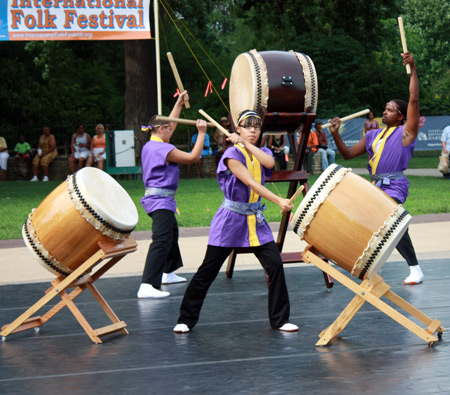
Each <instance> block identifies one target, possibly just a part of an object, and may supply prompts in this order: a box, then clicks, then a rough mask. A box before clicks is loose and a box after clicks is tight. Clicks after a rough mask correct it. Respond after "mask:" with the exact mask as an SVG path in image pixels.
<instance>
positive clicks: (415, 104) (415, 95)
mask: <svg viewBox="0 0 450 395" xmlns="http://www.w3.org/2000/svg"><path fill="white" fill-rule="evenodd" d="M402 58H403V64H404V65H406V64H409V65H410V67H411V76H410V78H409V102H408V117H407V119H406V123H405V127H404V128H403V140H402V143H403V146H404V147H406V146H407V145H409V144H411V143H412V142H413V141H414V140H415V139H416V137H417V134H418V133H419V121H420V106H419V78H418V77H417V69H416V63H415V62H414V57H413V56H412V55H411V53H409V52H406V53H405V54H402Z"/></svg>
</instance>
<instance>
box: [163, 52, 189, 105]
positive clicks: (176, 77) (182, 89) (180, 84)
mask: <svg viewBox="0 0 450 395" xmlns="http://www.w3.org/2000/svg"><path fill="white" fill-rule="evenodd" d="M167 58H168V59H169V63H170V67H172V72H173V75H174V76H175V81H176V82H177V86H178V90H179V91H180V93H182V92H184V87H183V83H182V82H181V78H180V74H178V69H177V65H176V64H175V61H174V60H173V56H172V53H171V52H167ZM184 106H185V107H186V108H191V106H190V104H189V101H188V100H186V101H185V102H184Z"/></svg>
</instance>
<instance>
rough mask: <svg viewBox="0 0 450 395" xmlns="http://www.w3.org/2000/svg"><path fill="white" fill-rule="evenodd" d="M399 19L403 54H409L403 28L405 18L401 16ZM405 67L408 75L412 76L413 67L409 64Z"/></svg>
mask: <svg viewBox="0 0 450 395" xmlns="http://www.w3.org/2000/svg"><path fill="white" fill-rule="evenodd" d="M397 19H398V28H399V30H400V38H401V40H402V48H403V53H406V52H408V48H407V47H406V37H405V28H404V27H403V18H402V17H401V16H399V17H398V18H397ZM405 67H406V73H407V74H411V66H410V65H409V63H406V65H405Z"/></svg>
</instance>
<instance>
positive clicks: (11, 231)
mask: <svg viewBox="0 0 450 395" xmlns="http://www.w3.org/2000/svg"><path fill="white" fill-rule="evenodd" d="M348 162H349V161H347V162H346V166H347V167H348V166H349V165H348ZM352 166H353V167H359V166H355V165H352ZM408 178H409V180H410V194H409V197H408V200H407V201H406V204H405V208H406V209H407V210H408V211H409V212H410V213H411V214H412V215H420V214H437V213H448V212H450V193H449V186H450V185H449V181H448V180H445V179H444V178H434V177H418V176H410V177H408ZM316 179H317V176H311V177H310V185H312V184H313V182H314V181H315V180H316ZM119 182H120V184H121V185H122V186H123V187H124V188H125V189H126V190H127V192H128V193H129V194H130V196H131V198H132V200H133V202H134V203H135V204H136V207H137V209H138V213H139V223H138V225H137V227H136V230H150V229H151V219H150V218H148V216H147V215H146V213H145V212H144V210H143V209H142V207H141V205H140V203H139V200H140V198H141V197H142V195H143V190H144V188H143V185H142V181H135V180H121V181H119ZM59 184H60V182H57V181H50V182H46V183H43V182H37V183H30V182H27V181H17V182H3V183H1V184H0V185H1V187H0V202H1V204H0V218H1V221H0V240H8V239H19V238H21V237H22V235H21V230H22V225H23V223H24V221H25V220H26V218H27V216H28V214H29V213H30V211H31V209H32V208H35V207H37V206H38V205H39V204H40V203H41V201H42V200H43V199H44V198H45V197H46V196H47V195H48V194H49V193H50V192H51V191H52V190H53V189H55V188H56V187H57V186H58V185H59ZM267 186H268V188H269V189H271V190H272V191H273V192H274V193H276V194H278V195H280V196H286V193H287V188H288V184H287V183H276V184H275V183H273V184H268V185H267ZM105 196H106V198H108V191H105ZM109 198H111V199H114V197H113V196H110V197H109ZM222 198H223V194H222V192H221V191H220V189H219V187H218V186H217V181H216V179H214V178H208V179H201V180H199V179H189V180H180V185H179V189H178V193H177V197H176V199H177V203H178V207H179V210H180V215H179V216H178V222H179V225H180V226H181V227H198V226H209V224H210V222H211V219H212V217H213V215H214V214H215V212H216V210H217V208H218V207H219V206H220V204H221V202H222ZM299 202H300V199H298V200H297V201H296V202H295V205H294V210H295V209H296V208H297V206H298V205H299ZM264 215H265V217H266V218H267V220H268V221H269V222H277V221H279V220H280V210H279V208H278V206H276V205H274V204H272V203H270V202H267V210H266V211H265V212H264Z"/></svg>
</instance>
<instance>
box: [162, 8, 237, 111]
mask: <svg viewBox="0 0 450 395" xmlns="http://www.w3.org/2000/svg"><path fill="white" fill-rule="evenodd" d="M160 2H161V5H162V6H163V8H164V10H165V11H166V13H167V15H168V17H169V18H170V20H171V21H172V23H173V25H174V26H175V28H176V29H177V31H178V33H179V34H180V36H181V38H182V39H183V41H184V43H185V44H186V46H187V47H188V49H189V51H190V52H191V54H192V56H193V58H194V59H195V61H196V62H197V64H198V66H199V67H200V69H201V70H202V72H203V74H204V75H205V77H206V78H207V80H208V81H209V82H211V86H212V88H213V91H214V93H215V94H216V95H217V97H218V98H219V100H220V102H221V103H222V105H223V106H224V108H225V110H226V111H227V112H230V110H229V109H228V106H227V105H226V104H225V102H224V101H223V99H222V96H221V95H220V94H219V91H218V90H217V89H216V87H215V85H214V84H213V82H212V80H211V78H210V77H209V75H208V73H207V72H206V70H205V69H204V67H203V66H202V64H201V63H200V61H199V59H198V58H197V56H196V55H195V53H194V51H193V50H192V48H191V46H190V45H189V43H188V42H187V40H186V38H185V37H184V35H183V33H182V32H181V30H180V29H179V27H178V26H177V24H176V23H175V20H174V19H173V18H172V15H170V13H169V11H168V9H167V7H166V5H165V4H164V0H160ZM167 6H168V5H167ZM178 20H179V18H178Z"/></svg>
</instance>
